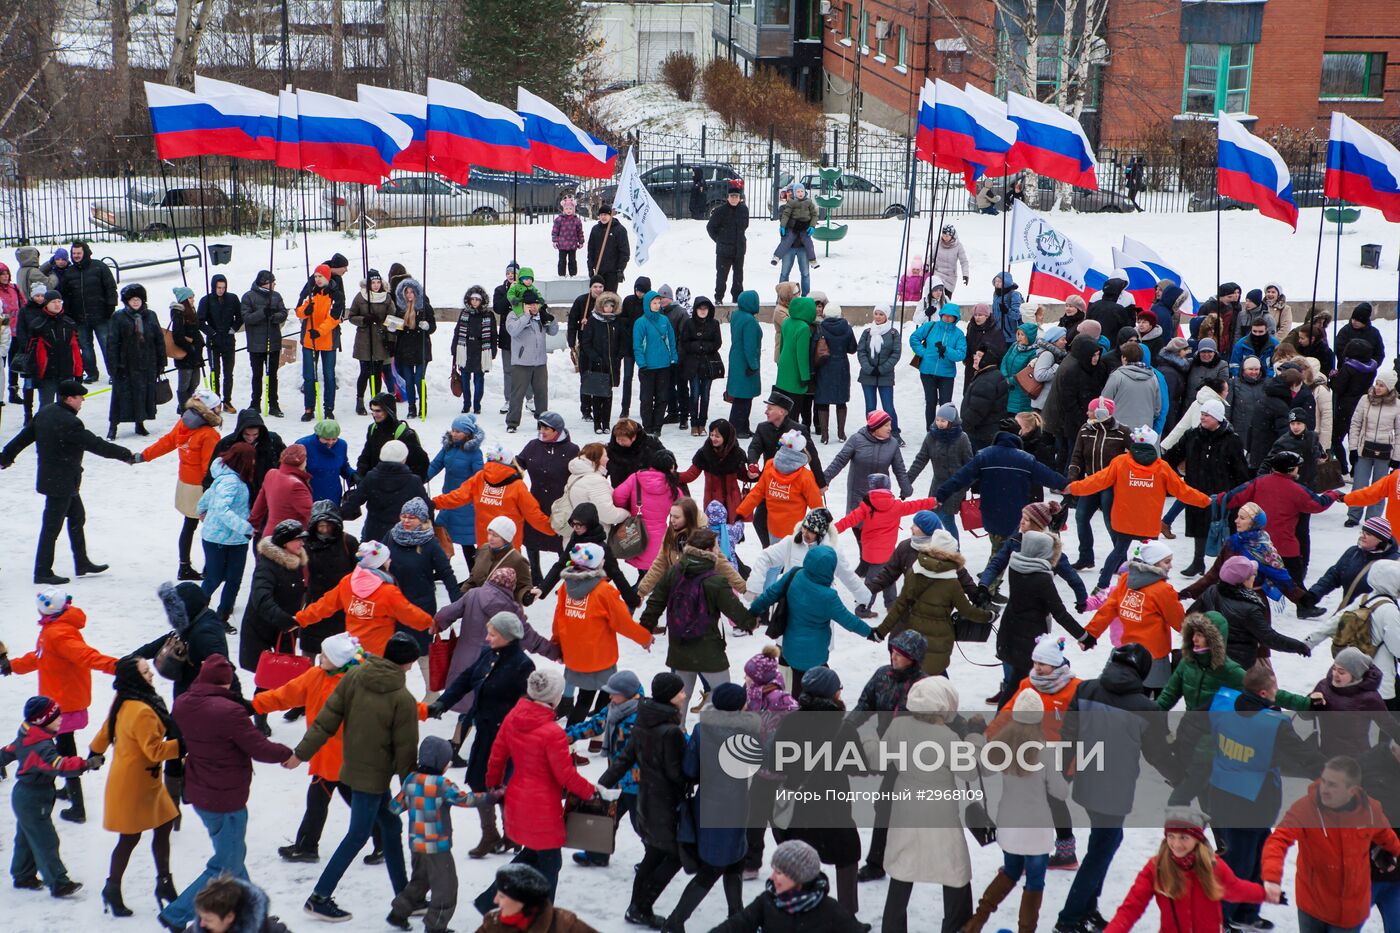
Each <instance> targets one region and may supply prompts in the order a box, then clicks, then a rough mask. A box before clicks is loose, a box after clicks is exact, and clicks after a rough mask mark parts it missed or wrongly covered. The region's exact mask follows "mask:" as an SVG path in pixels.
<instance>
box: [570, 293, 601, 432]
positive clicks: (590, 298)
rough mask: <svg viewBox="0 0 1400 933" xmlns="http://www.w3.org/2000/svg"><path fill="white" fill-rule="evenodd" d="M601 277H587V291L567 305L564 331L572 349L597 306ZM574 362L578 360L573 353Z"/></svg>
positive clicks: (576, 344)
mask: <svg viewBox="0 0 1400 933" xmlns="http://www.w3.org/2000/svg"><path fill="white" fill-rule="evenodd" d="M604 290H605V289H604V288H603V277H602V276H599V275H595V276H591V277H590V278H589V279H588V291H586V292H584V293H583V294H582V295H579V296H578V297H577V298H575V299H574V303H573V304H572V305H570V306H569V318H568V329H567V330H566V331H565V339H566V340H567V341H568V344H569V349H570V350H573V349H575V348H576V347H577V346H578V332H579V331H580V330H582V329H583V325H584V322H585V321H587V320H588V315H589V314H590V313H591V312H592V311H593V309H594V308H596V307H598V299H599V298H600V297H601V296H602V294H603V292H604ZM574 359H575V362H577V360H578V356H577V354H575V357H574ZM585 417H587V416H586V415H585Z"/></svg>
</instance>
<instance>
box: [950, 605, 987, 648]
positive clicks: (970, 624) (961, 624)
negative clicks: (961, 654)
mask: <svg viewBox="0 0 1400 933" xmlns="http://www.w3.org/2000/svg"><path fill="white" fill-rule="evenodd" d="M991 637H992V623H990V622H977V621H974V620H973V619H969V618H967V617H966V616H964V615H962V614H961V613H959V612H954V613H953V640H954V641H975V642H985V641H987V639H989V638H991Z"/></svg>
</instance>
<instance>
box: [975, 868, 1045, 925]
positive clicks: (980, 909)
mask: <svg viewBox="0 0 1400 933" xmlns="http://www.w3.org/2000/svg"><path fill="white" fill-rule="evenodd" d="M1015 889H1016V882H1014V881H1012V880H1011V879H1010V878H1008V877H1007V876H1006V872H1004V871H1000V870H998V871H997V873H996V875H995V876H994V877H993V878H992V883H991V884H989V885H987V890H985V891H983V892H982V899H981V900H980V901H978V902H977V909H976V910H975V911H973V912H972V917H971V918H970V919H969V920H968V921H967V923H964V924H963V928H962V933H981V930H982V927H984V926H986V924H987V919H988V918H989V917H991V915H992V911H994V910H996V909H997V907H998V906H1000V904H1001V902H1002V901H1004V900H1006V895H1008V894H1010V893H1011V892H1012V891H1014V890H1015ZM1025 910H1026V902H1025V900H1024V899H1023V900H1022V901H1021V914H1022V916H1024V915H1025ZM1031 925H1032V926H1034V925H1035V921H1034V920H1032V921H1031Z"/></svg>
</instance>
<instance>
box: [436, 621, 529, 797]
mask: <svg viewBox="0 0 1400 933" xmlns="http://www.w3.org/2000/svg"><path fill="white" fill-rule="evenodd" d="M534 670H535V662H534V661H533V660H531V658H530V656H529V655H528V654H526V653H525V649H524V648H522V647H520V642H518V641H513V642H511V643H510V644H508V645H504V646H502V647H500V648H495V649H492V650H488V651H483V652H481V655H480V656H479V657H478V658H477V659H476V663H475V664H473V665H472V666H471V667H469V668H467V669H466V670H465V671H463V672H462V673H461V674H459V675H457V679H456V680H454V681H452V683H450V684H448V685H447V689H446V690H444V691H443V692H442V696H440V697H438V699H437V705H438V706H440V707H441V708H442V709H451V708H452V707H453V706H456V705H457V704H458V703H460V702H461V701H462V698H463V697H465V696H466V695H467V694H469V693H474V694H475V695H476V705H475V706H474V707H473V708H472V724H473V725H475V726H476V738H475V739H473V740H472V750H471V753H470V755H469V757H468V758H467V786H468V787H470V788H471V789H472V790H473V791H476V792H477V793H480V792H481V791H484V790H486V765H487V763H488V761H489V760H490V757H491V746H492V745H493V744H494V743H495V741H496V734H497V733H498V732H500V731H501V723H502V722H504V721H505V718H506V714H507V713H509V712H510V711H511V710H513V709H515V704H516V703H518V702H520V699H521V698H522V697H523V696H525V688H526V685H527V684H528V683H529V680H530V674H531V673H533V672H534Z"/></svg>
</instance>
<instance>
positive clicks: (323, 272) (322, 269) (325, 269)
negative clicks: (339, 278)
mask: <svg viewBox="0 0 1400 933" xmlns="http://www.w3.org/2000/svg"><path fill="white" fill-rule="evenodd" d="M312 271H313V272H315V273H316V274H317V275H320V276H324V277H325V278H326V281H330V278H331V267H330V266H328V265H326V264H325V263H324V262H323V263H321V264H320V265H319V266H317V267H316V268H315V269H313V270H312Z"/></svg>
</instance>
